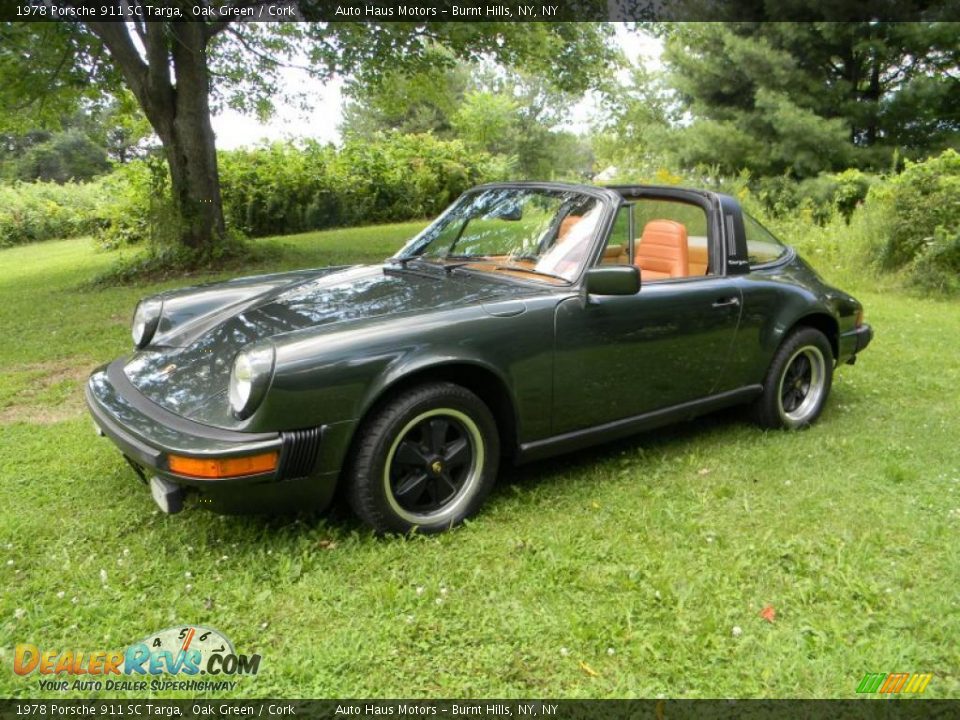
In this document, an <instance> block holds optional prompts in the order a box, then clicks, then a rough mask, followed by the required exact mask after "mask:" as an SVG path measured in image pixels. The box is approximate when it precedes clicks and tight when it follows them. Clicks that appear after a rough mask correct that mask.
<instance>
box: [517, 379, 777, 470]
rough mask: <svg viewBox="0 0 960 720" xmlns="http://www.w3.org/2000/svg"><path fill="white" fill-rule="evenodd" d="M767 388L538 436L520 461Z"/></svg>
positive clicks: (660, 422)
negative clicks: (552, 434)
mask: <svg viewBox="0 0 960 720" xmlns="http://www.w3.org/2000/svg"><path fill="white" fill-rule="evenodd" d="M761 392H763V386H762V385H747V386H745V387H742V388H737V389H736V390H728V391H727V392H722V393H718V394H716V395H710V396H708V397H705V398H699V399H697V400H690V401H689V402H685V403H680V404H679V405H671V406H670V407H666V408H661V409H660V410H654V411H652V412H648V413H643V414H642V415H634V416H632V417H628V418H623V419H622V420H614V421H613V422H608V423H604V424H603V425H594V426H593V427H589V428H584V429H582V430H574V431H572V432H568V433H563V434H562V435H554V436H553V437H548V438H544V439H543V440H534V441H533V442H528V443H523V444H521V445H520V452H519V455H518V458H517V459H518V461H519V462H526V461H528V460H533V459H537V458H542V457H547V456H549V455H553V454H559V453H561V452H567V451H568V450H577V449H580V448H584V447H587V446H589V445H594V444H597V443H601V442H604V441H607V440H615V439H617V438H621V437H626V436H628V435H633V434H634V433H638V432H641V431H642V430H647V429H651V428H654V427H657V426H659V425H666V424H668V423H671V422H674V421H676V420H682V419H684V418H687V417H692V416H693V415H697V414H700V413H705V412H709V411H711V410H719V409H720V408H722V407H726V406H728V405H735V404H737V403H740V402H745V401H747V400H750V399H751V398H754V397H756V396H757V395H759V394H760V393H761Z"/></svg>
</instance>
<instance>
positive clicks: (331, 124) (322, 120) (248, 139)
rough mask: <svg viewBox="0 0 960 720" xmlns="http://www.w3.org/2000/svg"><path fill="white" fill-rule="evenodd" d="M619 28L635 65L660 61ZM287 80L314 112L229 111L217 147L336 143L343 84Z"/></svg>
mask: <svg viewBox="0 0 960 720" xmlns="http://www.w3.org/2000/svg"><path fill="white" fill-rule="evenodd" d="M616 25H617V27H616V40H617V43H618V44H619V45H620V47H621V48H622V49H623V51H624V53H625V54H626V55H627V57H628V58H629V59H630V61H631V62H632V63H638V62H639V63H643V64H645V65H647V66H654V65H657V64H658V63H659V59H660V51H661V49H662V46H661V43H660V41H659V40H658V39H656V38H653V37H651V36H649V35H640V34H637V33H632V32H628V31H627V30H626V27H625V26H624V25H623V24H622V23H617V24H616ZM284 82H285V84H286V86H287V87H289V88H296V89H298V90H299V89H301V88H305V89H306V91H307V92H308V93H312V94H313V95H314V100H313V103H312V108H311V109H310V110H308V111H304V110H301V109H300V108H298V107H296V106H294V105H291V104H279V105H278V106H277V108H276V112H275V113H274V115H273V116H272V117H271V118H270V119H269V120H268V121H267V122H266V123H261V122H259V121H258V120H257V119H256V118H255V117H252V116H249V115H244V114H243V113H240V112H237V111H235V110H230V109H229V108H227V109H225V110H224V111H222V112H220V113H218V114H217V115H214V117H213V131H214V132H215V133H216V135H217V147H218V148H221V149H224V150H230V149H233V148H238V147H243V146H248V145H256V144H257V143H259V142H261V141H263V140H265V139H266V140H269V141H274V140H288V139H295V138H313V139H315V140H319V141H320V142H337V141H338V140H339V139H340V133H339V130H338V128H337V126H338V125H339V123H340V120H341V108H342V103H343V96H342V93H341V91H342V89H343V80H342V79H341V78H334V79H333V80H331V81H328V82H326V83H324V82H321V81H319V80H316V79H314V78H311V77H310V76H309V74H308V73H307V72H306V71H304V70H299V69H296V68H290V69H288V70H286V71H285V72H284ZM592 110H593V101H592V99H591V98H590V97H587V98H585V99H584V100H583V101H582V102H580V103H579V104H578V105H577V106H576V107H574V108H573V111H572V113H571V119H570V122H569V123H568V125H567V126H566V127H567V129H570V130H573V131H575V132H582V131H585V130H586V129H587V127H588V124H589V120H590V114H591V111H592Z"/></svg>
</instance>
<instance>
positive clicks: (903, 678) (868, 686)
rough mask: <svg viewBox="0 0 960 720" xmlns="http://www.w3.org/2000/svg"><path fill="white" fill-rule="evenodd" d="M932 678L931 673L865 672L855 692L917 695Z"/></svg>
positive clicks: (925, 687)
mask: <svg viewBox="0 0 960 720" xmlns="http://www.w3.org/2000/svg"><path fill="white" fill-rule="evenodd" d="M932 678H933V673H867V674H866V675H864V676H863V680H861V681H860V684H859V685H857V692H858V693H884V694H895V693H912V694H914V695H919V694H920V693H922V692H923V691H924V690H926V689H927V685H929V684H930V680H931V679H932Z"/></svg>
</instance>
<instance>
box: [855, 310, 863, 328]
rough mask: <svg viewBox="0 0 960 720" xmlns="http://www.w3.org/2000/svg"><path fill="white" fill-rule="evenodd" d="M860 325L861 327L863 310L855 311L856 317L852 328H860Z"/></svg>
mask: <svg viewBox="0 0 960 720" xmlns="http://www.w3.org/2000/svg"><path fill="white" fill-rule="evenodd" d="M861 325H863V308H860V309H859V310H857V316H856V318H854V321H853V326H854V327H860V326H861Z"/></svg>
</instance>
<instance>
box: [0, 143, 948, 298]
mask: <svg viewBox="0 0 960 720" xmlns="http://www.w3.org/2000/svg"><path fill="white" fill-rule="evenodd" d="M220 171H221V183H222V190H223V199H224V213H225V215H226V220H227V225H228V227H229V228H230V229H232V230H234V231H239V233H240V234H243V235H249V236H253V237H259V236H264V235H282V234H287V233H294V232H303V231H309V230H320V229H325V228H331V227H342V226H351V225H362V224H369V223H380V222H395V221H401V220H408V219H413V218H421V217H429V216H433V215H436V214H437V213H439V212H440V211H441V210H442V209H443V208H444V207H446V206H447V205H448V204H449V203H450V202H451V201H452V200H453V199H454V198H455V197H457V196H458V195H459V194H460V193H461V192H463V191H464V190H465V189H467V188H469V187H471V186H473V185H475V184H477V183H481V182H486V181H493V180H500V179H506V178H508V177H509V176H510V174H511V164H510V161H509V160H507V159H504V158H498V157H493V156H490V155H487V154H485V153H478V152H476V151H470V150H468V149H467V148H466V147H465V146H464V145H463V144H462V143H460V142H459V141H444V140H438V139H436V138H434V137H433V136H431V135H417V136H411V135H399V134H396V135H387V136H382V137H380V138H379V140H378V141H377V142H375V143H370V142H348V143H346V144H345V145H344V146H343V147H342V148H339V149H337V148H334V147H332V146H329V145H319V144H316V143H306V144H304V145H302V146H295V145H292V144H289V143H281V144H274V145H269V146H264V147H259V148H255V149H247V150H235V151H230V152H223V153H221V155H220ZM624 179H629V180H641V179H640V178H624ZM644 179H645V180H649V181H653V182H656V183H659V184H664V183H674V184H688V185H694V186H701V187H703V186H713V187H715V188H717V189H720V190H724V191H726V192H729V193H731V194H734V195H736V196H738V197H740V198H741V200H742V201H743V203H744V205H745V206H746V207H747V209H748V210H749V211H750V212H752V213H753V214H755V215H757V216H758V217H760V219H761V220H763V221H764V222H766V223H767V224H768V225H769V226H771V229H774V230H775V231H776V232H778V233H779V234H780V235H781V236H782V237H783V238H784V239H785V240H787V241H788V242H790V243H791V244H794V245H796V246H797V247H798V248H800V249H801V250H802V251H804V252H806V253H808V254H813V255H815V256H817V257H814V258H813V259H814V260H820V262H819V263H818V264H820V265H821V266H823V264H824V261H826V263H827V264H828V266H829V267H830V268H832V269H833V270H835V273H834V274H835V275H836V274H840V275H842V274H844V273H849V275H850V277H854V276H861V275H862V273H863V271H864V270H870V269H872V270H874V271H876V272H878V273H879V272H892V273H896V274H898V275H900V276H902V277H904V278H905V279H906V280H907V281H908V282H909V283H911V284H914V285H917V286H920V287H922V288H924V289H927V290H938V291H946V292H960V154H958V153H957V152H955V151H953V150H948V151H946V152H944V153H943V154H941V155H940V156H938V157H933V158H929V159H928V160H926V161H924V162H919V163H907V164H906V167H905V169H904V170H903V171H902V172H901V173H899V174H895V175H891V176H868V175H864V174H863V173H861V172H859V171H857V170H848V171H845V172H843V173H839V174H831V175H823V176H820V177H818V178H815V179H813V180H808V181H806V182H804V183H799V184H798V183H791V182H789V181H786V180H781V179H776V178H773V179H771V178H766V179H762V180H757V181H753V180H751V178H750V177H749V176H748V175H745V174H744V175H741V176H739V177H735V178H721V177H718V175H717V173H715V172H712V171H710V170H709V169H706V170H705V171H704V172H702V173H699V174H688V175H686V176H680V175H675V174H672V173H669V172H666V171H660V172H658V173H657V174H656V176H655V177H652V178H644ZM167 187H168V180H167V173H166V167H165V165H164V163H163V162H162V160H161V159H160V158H151V159H148V160H146V161H141V162H136V163H131V164H129V165H127V166H124V167H123V168H121V169H120V170H118V171H116V172H114V173H112V174H111V175H109V176H107V177H104V178H101V179H99V180H97V181H95V182H92V183H87V184H75V183H67V184H65V185H56V184H52V183H19V184H14V185H0V246H4V245H12V244H17V243H23V242H31V241H35V240H44V239H47V238H54V237H67V236H70V235H78V234H88V233H94V232H98V233H99V234H100V236H101V238H102V239H103V240H105V241H107V242H108V243H110V244H121V243H129V242H138V241H141V240H143V239H145V238H152V239H162V234H163V229H164V228H169V227H173V223H171V222H170V221H169V217H168V216H167V213H168V212H169V206H168V203H167V201H165V200H164V198H165V197H166V195H167V194H168V193H167Z"/></svg>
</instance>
